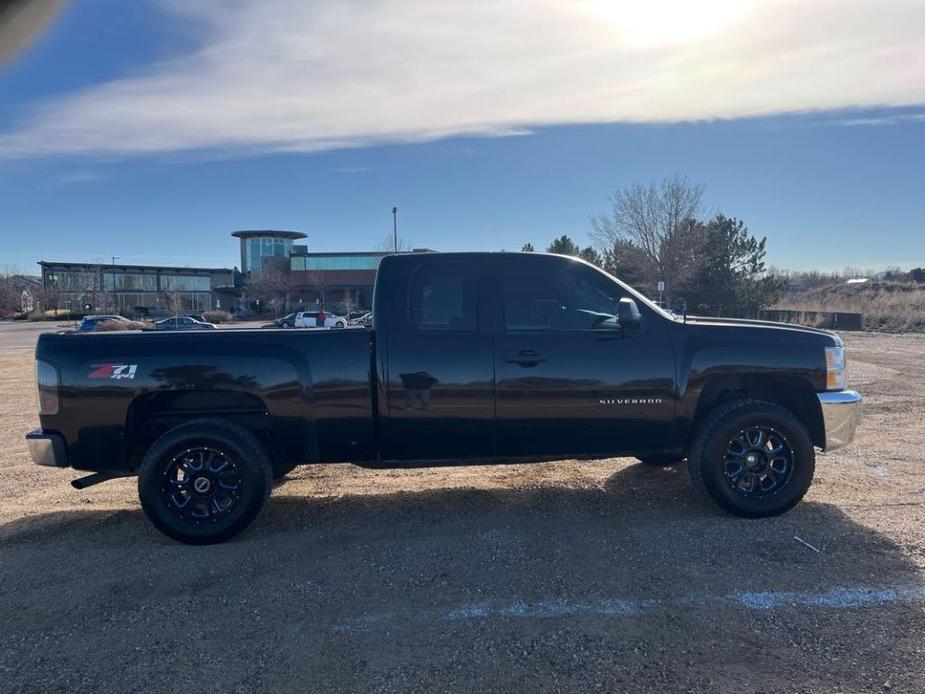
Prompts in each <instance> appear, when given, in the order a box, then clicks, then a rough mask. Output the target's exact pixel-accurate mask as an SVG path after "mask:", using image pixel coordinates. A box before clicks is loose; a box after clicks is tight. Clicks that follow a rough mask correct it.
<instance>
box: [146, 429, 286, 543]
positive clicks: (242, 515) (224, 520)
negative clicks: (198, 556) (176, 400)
mask: <svg viewBox="0 0 925 694" xmlns="http://www.w3.org/2000/svg"><path fill="white" fill-rule="evenodd" d="M272 474H273V469H272V466H271V464H270V460H269V458H268V457H267V454H266V452H265V451H264V449H263V447H262V446H261V445H260V442H259V441H258V440H257V439H256V438H254V436H253V435H252V434H251V433H250V432H249V431H247V429H244V428H243V427H240V426H238V425H237V424H233V423H231V422H228V421H226V420H223V419H197V420H193V421H190V422H186V423H184V424H181V425H179V426H177V427H175V428H173V429H171V430H170V431H168V432H166V433H165V434H164V435H163V436H161V437H160V438H159V439H158V440H157V441H155V442H154V444H153V445H152V446H151V448H149V449H148V452H147V453H146V454H145V457H144V459H143V460H142V462H141V467H140V468H139V470H138V498H139V499H140V500H141V507H142V509H144V512H145V515H146V516H147V517H148V519H149V520H150V521H151V522H152V523H153V524H154V526H155V527H156V528H157V529H158V530H160V531H161V532H162V533H164V534H165V535H167V536H168V537H171V538H173V539H174V540H177V541H179V542H183V543H186V544H190V545H204V544H213V543H216V542H223V541H225V540H227V539H229V538H232V537H234V536H235V535H237V534H238V533H239V532H241V531H242V530H244V529H245V528H246V527H247V526H248V525H250V524H251V523H252V522H253V521H254V519H255V518H256V517H257V516H258V515H259V514H260V512H261V511H262V510H263V507H264V506H266V503H267V499H268V498H269V496H270V490H271V488H272ZM202 480H205V482H201V481H202Z"/></svg>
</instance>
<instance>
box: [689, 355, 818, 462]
mask: <svg viewBox="0 0 925 694" xmlns="http://www.w3.org/2000/svg"><path fill="white" fill-rule="evenodd" d="M746 399H747V400H763V401H765V402H771V403H774V404H775V405H779V406H780V407H783V408H784V409H786V410H788V411H790V412H792V413H793V415H794V416H795V417H796V418H797V419H799V420H800V422H801V423H802V424H803V426H805V427H806V429H807V431H808V432H809V435H810V438H811V439H812V442H813V445H815V446H817V447H820V448H823V447H824V446H825V423H824V421H823V419H822V408H821V407H820V405H819V398H818V397H817V396H816V391H815V389H814V388H813V386H812V384H811V383H810V382H809V381H808V380H806V379H804V378H801V377H799V376H783V375H772V374H755V373H745V374H723V375H717V376H713V377H711V378H710V379H708V380H707V381H706V382H705V383H704V384H703V387H702V388H701V389H700V393H699V395H698V397H697V404H696V409H695V413H694V419H693V424H692V426H691V427H690V431H689V432H688V436H687V440H686V442H685V452H687V450H688V449H689V447H690V445H691V442H692V441H693V439H694V437H695V435H696V432H697V430H698V428H699V425H700V423H701V422H702V421H703V419H704V417H705V416H706V415H707V414H708V413H709V412H711V411H712V410H714V409H715V408H716V407H717V406H719V405H722V404H724V403H726V402H729V401H732V400H746Z"/></svg>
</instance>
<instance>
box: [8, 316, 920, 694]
mask: <svg viewBox="0 0 925 694" xmlns="http://www.w3.org/2000/svg"><path fill="white" fill-rule="evenodd" d="M846 338H847V343H848V354H849V369H850V379H851V383H852V386H853V387H855V388H857V389H858V390H860V391H861V392H862V393H863V394H864V396H865V398H866V404H865V417H864V421H863V424H862V428H861V430H860V432H859V438H858V441H857V442H856V443H855V444H854V445H853V446H851V447H849V448H846V449H842V450H840V451H836V452H833V453H831V454H828V455H826V454H822V455H820V456H819V459H818V463H817V476H816V481H815V483H814V485H813V487H812V489H811V490H810V493H809V495H808V496H807V498H806V500H805V501H804V502H803V503H802V504H801V505H800V506H799V507H797V508H796V509H795V510H793V511H792V512H790V513H789V514H787V515H785V516H783V517H780V518H775V519H766V520H752V521H749V520H742V519H737V518H733V517H730V516H727V515H723V514H722V513H720V512H719V511H718V510H717V509H716V508H714V507H713V506H712V505H710V504H709V503H706V502H702V501H700V500H697V499H696V498H694V496H693V493H692V489H691V485H690V482H689V479H688V476H687V471H686V470H684V469H682V468H678V469H672V468H664V469H658V468H649V467H646V466H643V465H640V464H636V463H635V461H633V460H629V459H616V460H604V461H594V462H575V461H562V462H557V463H549V464H540V465H533V466H526V465H524V466H507V467H469V468H447V469H427V470H414V471H400V472H387V471H386V472H383V471H365V470H361V469H359V468H355V467H353V466H349V465H338V466H327V467H323V466H311V467H304V468H300V469H298V470H296V471H295V472H294V473H292V475H291V476H290V478H289V479H288V481H285V482H284V483H283V484H281V485H280V486H278V487H277V488H276V489H275V490H274V493H273V498H272V499H271V501H270V506H269V509H268V511H267V512H266V513H265V515H264V516H263V517H262V518H261V519H259V520H258V522H257V523H256V524H255V525H254V526H253V527H252V528H251V529H250V530H248V531H247V532H246V533H245V534H243V535H241V536H240V537H239V538H237V539H236V540H234V541H232V542H230V543H227V544H223V545H218V546H211V547H198V548H197V547H186V546H183V545H179V544H176V543H174V542H171V541H170V540H168V539H167V538H165V537H163V536H161V535H160V534H159V533H157V532H156V531H155V530H154V529H153V528H152V527H151V526H150V525H149V524H148V523H147V521H146V520H145V518H144V517H143V515H142V513H141V511H140V509H139V506H138V502H137V499H136V495H135V486H134V480H132V479H124V480H116V481H113V482H109V483H107V484H103V485H99V486H96V487H92V488H90V489H88V490H85V491H83V492H78V491H76V490H74V489H72V488H71V487H70V486H69V484H68V482H69V481H70V480H71V479H72V478H73V477H74V476H75V475H74V473H73V472H70V471H66V470H53V469H45V468H39V467H37V466H35V465H33V464H32V463H31V462H30V460H29V458H28V454H27V451H26V447H25V445H24V442H23V434H24V432H25V431H27V430H28V429H30V428H33V427H34V426H36V425H37V421H38V418H37V416H36V414H35V395H34V392H33V391H34V387H33V375H32V361H31V352H30V351H29V350H28V349H25V348H23V349H6V350H3V351H0V471H2V477H0V692H46V691H48V692H93V693H98V694H103V693H106V692H129V691H146V692H186V693H188V692H255V691H261V692H314V691H319V692H322V691H324V692H326V691H333V692H393V691H394V692H399V691H401V692H407V691H440V692H487V691H497V692H517V691H528V690H529V691H531V692H553V691H576V692H588V691H632V692H638V691H659V692H665V691H680V692H701V691H704V692H705V691H710V692H730V693H732V692H737V693H738V692H867V691H884V690H892V691H897V692H925V573H923V569H925V514H923V509H925V456H923V453H922V451H923V447H922V446H923V444H922V442H923V441H925V336H922V335H917V336H912V335H908V336H898V335H877V334H849V335H846ZM796 537H798V538H800V539H802V540H804V541H805V542H807V543H809V544H810V545H812V548H811V547H808V546H807V545H805V544H803V543H801V542H800V541H798V540H796V539H795V538H796ZM817 550H818V551H817Z"/></svg>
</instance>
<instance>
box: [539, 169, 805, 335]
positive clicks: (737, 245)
mask: <svg viewBox="0 0 925 694" xmlns="http://www.w3.org/2000/svg"><path fill="white" fill-rule="evenodd" d="M702 197H703V187H702V186H700V185H697V184H692V183H690V182H689V181H687V179H684V178H679V177H673V178H666V179H664V180H662V181H660V182H654V183H649V184H647V185H642V184H636V185H633V186H630V187H628V188H624V189H621V190H618V191H617V192H616V193H614V195H612V196H611V198H610V208H609V209H608V210H607V211H606V212H605V213H603V214H601V215H599V216H596V217H594V218H592V222H591V223H592V232H591V238H592V241H593V245H590V246H587V247H585V248H580V247H579V246H578V244H576V243H575V242H574V241H573V240H572V239H571V238H569V237H568V235H562V236H560V237H559V238H557V239H554V240H553V241H552V243H550V244H549V246H548V247H547V249H546V250H547V252H549V253H561V254H563V255H571V256H575V257H579V258H583V259H584V260H586V261H588V262H589V263H592V264H594V265H597V266H598V267H600V268H602V269H604V270H605V271H607V272H609V273H611V274H612V275H615V276H616V277H619V278H620V279H621V280H623V281H624V282H626V283H627V284H629V285H631V286H633V287H635V288H637V289H639V290H640V291H642V292H644V293H646V294H648V295H649V296H653V297H654V296H659V295H661V298H662V299H663V301H664V303H665V304H666V305H668V306H669V307H671V308H673V309H676V310H679V309H681V308H682V307H683V308H686V310H688V311H690V312H691V313H700V314H711V315H720V316H745V317H753V316H756V315H757V314H758V311H759V310H760V309H762V308H764V307H766V306H768V305H770V304H773V303H774V302H775V301H777V299H778V298H780V296H781V294H782V293H783V291H784V290H785V288H786V286H787V280H786V278H784V277H782V276H779V275H775V274H772V273H769V272H768V271H767V268H766V266H765V262H764V258H765V254H766V253H767V239H766V238H765V237H762V238H760V239H759V238H757V237H755V236H754V235H752V234H751V233H750V232H749V230H748V227H747V226H746V225H745V223H744V222H743V221H742V220H740V219H736V218H735V217H727V216H725V215H723V214H715V215H713V216H711V217H709V218H707V219H702V218H701V209H702ZM522 250H523V251H533V250H534V248H533V245H532V244H530V243H527V244H524V246H523V248H522ZM659 282H663V283H664V290H663V291H662V292H659V291H658V289H657V287H658V283H659Z"/></svg>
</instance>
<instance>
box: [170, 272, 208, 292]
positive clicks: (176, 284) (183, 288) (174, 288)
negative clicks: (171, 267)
mask: <svg viewBox="0 0 925 694" xmlns="http://www.w3.org/2000/svg"><path fill="white" fill-rule="evenodd" d="M211 288H212V282H211V279H210V278H209V277H203V276H201V275H161V291H164V292H196V291H209V290H210V289H211Z"/></svg>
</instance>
